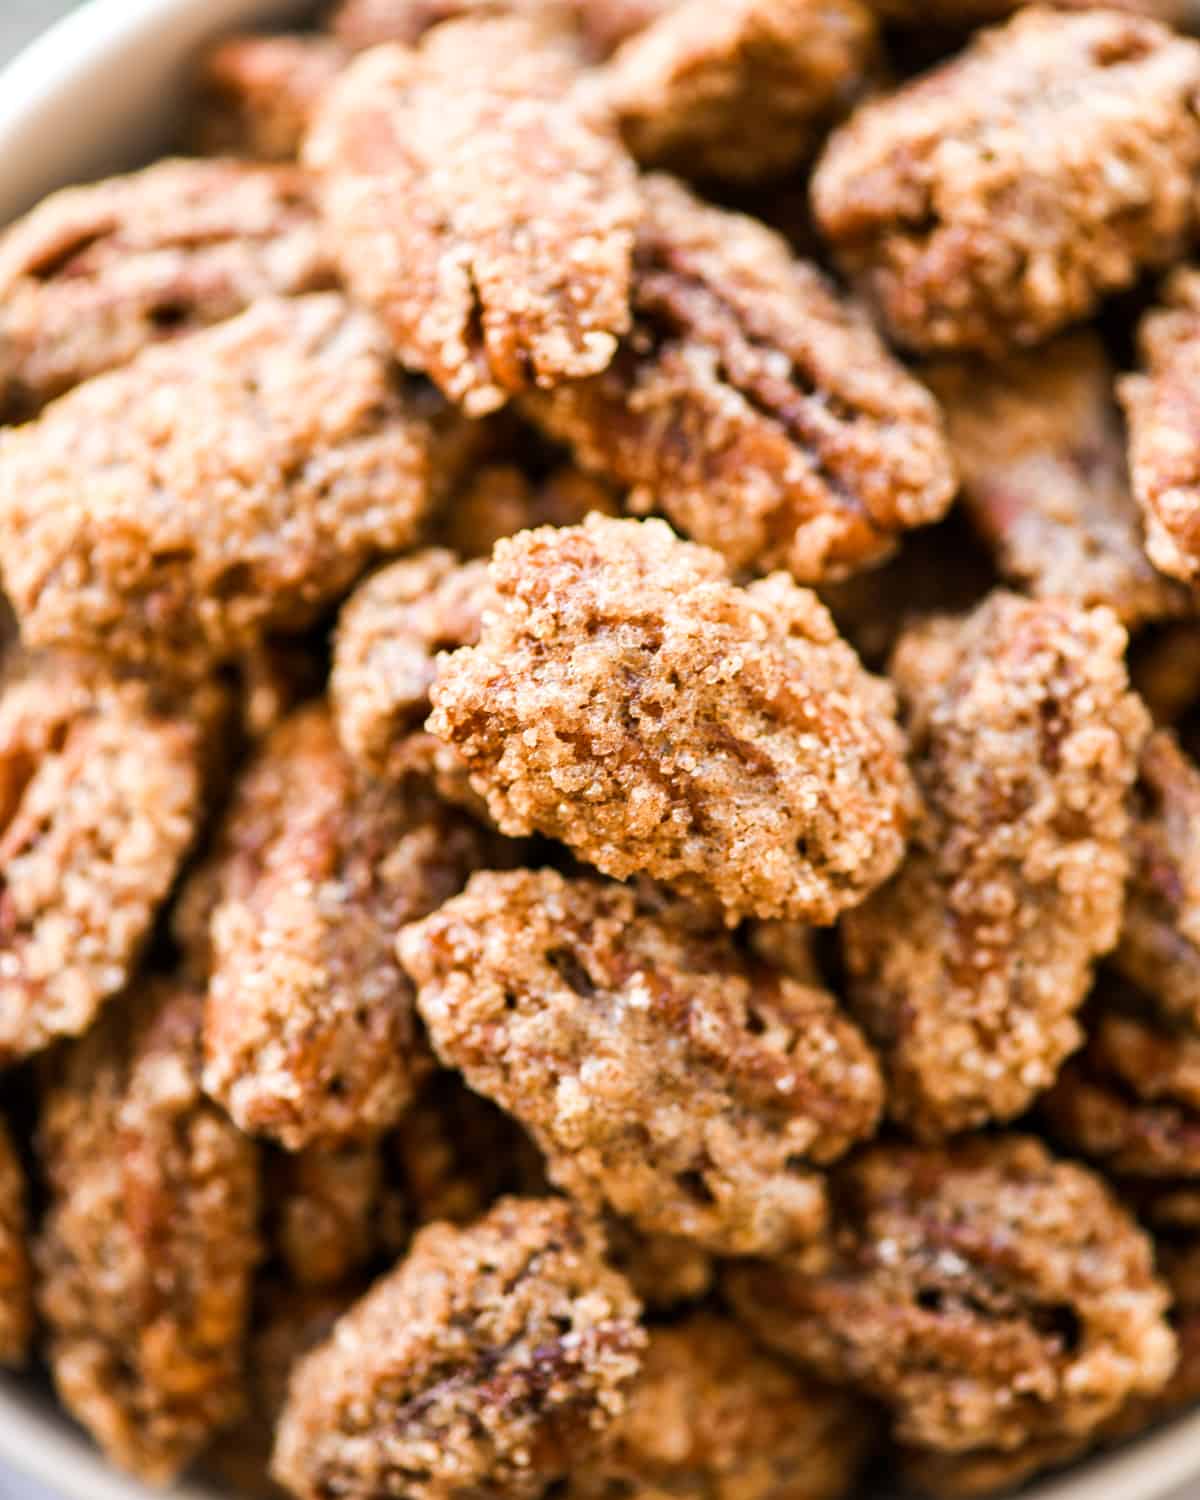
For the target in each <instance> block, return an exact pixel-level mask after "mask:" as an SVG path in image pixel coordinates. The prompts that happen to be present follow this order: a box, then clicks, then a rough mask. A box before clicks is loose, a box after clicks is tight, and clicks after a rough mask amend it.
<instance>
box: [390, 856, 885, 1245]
mask: <svg viewBox="0 0 1200 1500" xmlns="http://www.w3.org/2000/svg"><path fill="white" fill-rule="evenodd" d="M399 949H400V955H401V958H402V960H403V962H404V965H405V967H406V968H407V969H408V972H409V973H410V974H411V975H412V977H413V980H414V982H415V983H416V985H417V1003H418V1005H419V1007H420V1011H421V1015H422V1017H423V1018H424V1021H425V1024H426V1026H427V1027H428V1029H429V1034H430V1038H431V1040H432V1042H433V1045H434V1048H435V1049H436V1050H437V1052H438V1055H439V1056H440V1057H441V1059H442V1061H443V1062H444V1063H446V1064H447V1065H448V1066H456V1067H458V1068H460V1069H461V1070H462V1073H463V1076H464V1077H465V1078H466V1080H467V1082H468V1084H470V1086H471V1087H472V1088H475V1089H478V1090H479V1091H480V1092H481V1093H483V1094H486V1095H487V1096H488V1097H490V1098H492V1099H494V1100H495V1101H496V1103H497V1104H499V1105H500V1106H501V1107H502V1108H504V1109H507V1110H508V1111H509V1112H510V1113H512V1114H513V1115H515V1117H516V1118H517V1119H518V1120H519V1121H520V1122H521V1123H522V1124H523V1125H525V1126H526V1128H527V1129H528V1130H529V1132H530V1134H531V1135H532V1136H533V1138H534V1140H535V1142H536V1143H537V1144H538V1146H539V1147H540V1148H541V1149H542V1151H543V1152H544V1153H545V1155H546V1158H547V1171H548V1173H549V1176H550V1178H551V1180H552V1181H553V1182H555V1183H556V1184H557V1185H558V1186H560V1187H562V1188H564V1189H566V1190H567V1191H569V1192H570V1193H572V1194H573V1195H574V1196H575V1197H576V1198H578V1199H579V1201H581V1202H582V1203H584V1204H586V1205H588V1206H590V1207H592V1208H599V1207H600V1206H601V1204H603V1203H607V1204H608V1205H610V1206H611V1207H612V1208H613V1209H615V1210H616V1211H617V1212H618V1213H621V1214H625V1215H627V1216H628V1217H630V1218H631V1219H633V1221H634V1222H635V1223H636V1224H637V1225H638V1227H639V1228H641V1229H643V1230H645V1231H647V1232H649V1233H662V1234H673V1235H677V1236H682V1237H684V1238H687V1239H692V1240H695V1241H697V1242H699V1243H700V1244H702V1245H706V1246H708V1247H709V1248H711V1249H713V1250H717V1251H721V1252H724V1253H731V1254H744V1253H754V1252H771V1251H778V1250H782V1249H786V1248H787V1247H789V1246H791V1245H796V1244H800V1243H803V1242H805V1241H810V1240H812V1239H813V1238H814V1236H816V1235H818V1234H819V1233H820V1231H821V1229H822V1228H823V1225H824V1215H825V1202H824V1192H823V1188H822V1184H821V1182H820V1180H819V1178H818V1177H817V1176H816V1175H815V1173H814V1170H813V1168H814V1166H816V1165H820V1164H825V1163H827V1162H830V1161H833V1160H834V1159H836V1158H837V1157H838V1156H840V1155H842V1154H843V1153H844V1152H845V1151H846V1150H847V1149H848V1148H849V1147H850V1146H851V1145H853V1144H854V1143H855V1142H856V1141H859V1140H863V1139H865V1138H866V1137H868V1136H869V1135H870V1134H871V1133H872V1132H873V1130H874V1128H875V1125H876V1122H877V1119H878V1114H879V1108H880V1104H881V1097H880V1094H881V1091H880V1083H879V1074H878V1071H877V1069H876V1066H875V1062H874V1059H873V1057H872V1056H871V1053H870V1051H869V1049H868V1048H867V1047H866V1045H865V1043H864V1042H863V1040H862V1037H861V1036H860V1035H859V1033H858V1032H857V1031H856V1029H855V1028H854V1026H853V1025H852V1024H851V1023H850V1022H849V1021H847V1020H846V1019H845V1018H844V1017H843V1016H842V1015H841V1014H840V1013H839V1011H838V1008H837V1005H836V1003H835V1001H834V999H833V997H832V995H830V994H829V992H828V991H826V990H823V989H818V988H815V987H813V986H809V985H804V984H799V983H797V982H796V981H795V980H792V979H789V978H786V977H784V976H782V975H779V974H776V973H773V972H771V971H769V970H766V969H764V968H762V967H760V966H756V965H755V964H753V963H752V962H749V961H747V960H746V959H745V958H744V957H742V956H741V955H740V954H739V952H738V951H737V949H736V948H735V946H734V945H733V942H732V940H731V939H730V938H728V937H727V936H726V935H725V934H723V933H714V934H711V935H707V936H705V935H701V934H698V933H696V932H694V931H691V930H689V929H688V928H686V927H685V926H682V925H680V924H678V923H675V922H673V921H672V920H671V919H670V917H669V915H667V914H659V915H656V916H648V915H646V914H644V913H643V912H642V911H640V910H639V908H638V904H637V901H636V898H635V897H634V895H633V894H632V893H631V892H630V891H628V890H627V889H625V888H624V887H622V886H619V885H614V884H602V883H598V882H594V881H591V880H584V879H575V880H567V879H564V878H563V876H561V875H559V874H557V873H556V872H554V871H550V870H542V871H532V870H517V871H512V872H509V873H501V874H497V873H491V872H487V873H483V874H479V875H476V876H473V877H472V879H471V881H470V882H469V883H468V885H467V888H466V890H465V892H464V893H463V894H462V895H461V896H459V897H457V898H455V899H454V900H452V901H449V902H447V903H446V905H445V906H443V907H442V908H441V909H440V910H439V911H437V912H435V913H434V914H433V915H432V916H431V917H429V918H427V919H426V920H425V921H424V922H421V923H418V924H416V925H415V926H412V927H409V928H407V929H406V930H405V931H404V932H403V933H402V934H401V937H400V943H399Z"/></svg>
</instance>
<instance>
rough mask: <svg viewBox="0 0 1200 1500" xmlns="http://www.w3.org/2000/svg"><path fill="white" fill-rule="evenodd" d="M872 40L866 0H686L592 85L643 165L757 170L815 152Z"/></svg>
mask: <svg viewBox="0 0 1200 1500" xmlns="http://www.w3.org/2000/svg"><path fill="white" fill-rule="evenodd" d="M875 42H876V36H875V26H874V23H873V21H872V18H871V13H870V11H869V10H868V9H867V8H866V7H865V6H864V5H863V4H862V3H861V0H726V3H725V4H723V5H720V6H714V5H713V4H712V3H711V0H684V3H683V4H681V5H676V6H673V7H672V8H671V9H670V10H668V11H667V12H666V13H665V14H664V15H663V16H662V17H661V19H659V20H657V21H655V22H654V23H653V24H652V25H650V26H648V27H646V28H645V29H644V30H642V31H640V32H638V33H637V34H636V35H635V36H633V37H632V38H631V39H630V40H629V41H627V42H626V43H625V44H624V46H622V47H621V48H620V49H619V50H618V52H617V53H616V55H615V56H614V57H613V59H612V61H611V62H610V63H609V65H608V68H607V70H606V72H605V73H604V74H602V75H599V76H598V77H597V79H596V80H595V87H596V88H597V90H598V95H599V100H600V102H602V104H603V107H604V108H605V109H606V110H607V111H609V112H610V113H611V116H612V118H613V119H614V120H615V121H616V124H617V128H618V129H619V130H620V132H621V135H622V137H623V138H624V141H625V144H626V145H627V146H628V147H629V150H630V151H631V152H632V154H633V155H634V156H635V157H636V158H637V160H638V161H639V162H641V163H642V164H643V165H645V166H654V167H667V168H670V169H671V170H672V171H677V172H680V173H682V174H683V175H684V176H688V177H701V178H719V179H726V180H730V181H734V182H746V181H753V180H756V179H761V178H768V177H776V176H780V175H781V174H783V173H784V172H786V171H787V170H788V169H789V168H791V167H794V166H795V165H796V164H797V163H799V162H802V161H804V160H805V159H806V158H807V157H810V156H812V155H813V153H814V152H815V150H816V148H817V146H818V145H819V144H820V142H821V139H822V137H823V136H824V135H825V133H826V131H827V130H828V129H829V127H830V125H832V124H833V123H834V122H835V121H836V120H837V119H838V117H839V116H841V115H843V114H844V113H845V112H846V110H847V109H848V107H849V105H850V104H851V103H852V101H853V99H854V96H855V94H856V93H858V92H859V90H860V89H861V88H862V87H863V84H864V81H865V75H866V72H867V70H868V68H869V67H870V65H871V63H872V61H873V58H874V52H875Z"/></svg>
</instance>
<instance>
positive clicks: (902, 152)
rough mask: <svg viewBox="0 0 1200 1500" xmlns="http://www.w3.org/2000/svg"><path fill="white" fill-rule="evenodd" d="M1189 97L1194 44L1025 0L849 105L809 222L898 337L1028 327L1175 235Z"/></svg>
mask: <svg viewBox="0 0 1200 1500" xmlns="http://www.w3.org/2000/svg"><path fill="white" fill-rule="evenodd" d="M1198 101H1200V46H1197V44H1196V43H1194V42H1192V41H1189V40H1186V39H1184V38H1182V37H1178V36H1175V35H1173V34H1172V33H1171V32H1170V31H1168V30H1167V29H1166V28H1165V27H1162V26H1160V25H1158V24H1157V23H1156V22H1154V21H1151V20H1146V19H1144V18H1141V17H1137V16H1132V15H1121V14H1120V13H1118V12H1116V11H1113V10H1106V9H1103V8H1096V9H1088V10H1084V11H1080V12H1079V13H1078V14H1068V13H1065V12H1061V11H1055V10H1053V9H1050V8H1049V7H1046V6H1030V7H1028V8H1026V9H1024V10H1022V11H1021V12H1019V13H1018V14H1017V16H1016V17H1015V18H1014V19H1013V20H1012V21H1010V22H1009V23H1008V25H1007V26H1004V27H1000V28H997V29H996V30H993V31H986V32H983V33H981V34H980V35H979V36H977V37H976V38H975V39H974V40H973V41H972V43H971V45H970V46H969V47H968V48H967V50H966V51H965V52H964V53H962V54H961V55H960V56H958V57H955V58H953V59H952V60H951V61H949V62H947V63H944V64H943V65H942V66H940V67H938V68H936V69H934V71H932V72H931V73H928V74H926V75H925V76H924V77H922V78H919V79H917V80H916V81H915V82H912V83H909V84H907V85H905V86H904V87H902V88H900V89H899V90H898V91H897V92H895V93H893V94H891V95H888V96H885V97H883V98H881V99H879V100H877V101H873V102H871V103H868V104H864V105H861V106H860V107H859V109H858V110H857V111H856V112H855V113H854V115H853V116H852V117H851V118H850V120H849V122H848V123H847V124H846V125H844V126H843V127H841V129H840V130H838V131H837V132H836V133H835V134H834V136H833V137H832V139H831V140H830V142H829V145H828V147H827V149H826V151H825V154H824V156H823V158H822V160H821V162H820V163H819V165H818V167H817V170H816V173H815V175H814V177H813V183H812V194H813V205H814V211H815V213H816V217H817V221H818V223H819V224H820V227H821V229H822V230H823V232H824V234H825V235H826V237H827V239H828V240H829V241H830V243H831V245H832V246H833V248H834V251H835V252H836V254H837V256H838V259H839V261H840V263H841V265H842V267H843V268H844V270H845V271H846V272H847V274H849V275H850V276H851V277H852V278H853V279H854V281H855V282H856V283H857V284H858V285H859V286H860V287H861V288H862V290H863V291H864V293H865V294H866V295H867V296H869V298H870V299H871V301H872V302H873V303H874V304H875V306H876V308H877V309H878V311H879V314H880V316H881V317H882V319H883V321H884V322H885V324H886V325H887V328H888V330H889V332H890V333H891V335H892V336H893V337H894V338H895V339H896V340H898V341H899V342H901V343H903V344H905V345H907V346H909V347H910V348H913V349H918V350H924V351H933V350H937V349H947V350H949V349H956V350H968V349H970V350H980V351H982V352H985V353H989V354H996V353H1003V352H1005V351H1006V350H1008V349H1011V348H1013V347H1016V346H1020V345H1028V344H1035V343H1039V342H1040V341H1041V340H1043V339H1045V338H1047V337H1048V336H1049V335H1050V334H1052V333H1054V332H1056V331H1057V330H1058V329H1060V328H1062V327H1064V326H1066V325H1067V324H1068V323H1071V322H1074V321H1075V320H1076V319H1078V318H1081V317H1084V316H1086V315H1087V314H1089V313H1090V312H1092V311H1093V310H1094V308H1095V307H1096V306H1097V305H1098V303H1099V302H1100V301H1101V299H1102V298H1103V297H1104V296H1105V295H1106V294H1108V293H1111V292H1114V291H1117V290H1119V289H1121V288H1123V287H1126V286H1129V285H1130V284H1131V283H1132V282H1133V281H1134V280H1135V278H1136V277H1137V275H1138V273H1139V272H1140V271H1141V270H1142V269H1143V268H1144V267H1146V266H1159V265H1165V264H1167V263H1169V262H1170V261H1171V260H1172V259H1173V258H1175V257H1176V256H1177V255H1178V253H1179V252H1180V251H1181V250H1182V249H1183V247H1184V245H1185V244H1186V243H1187V240H1188V237H1189V235H1190V233H1191V230H1192V228H1193V226H1194V223H1195V216H1196V209H1195V189H1194V186H1193V178H1194V176H1195V173H1196V170H1197V167H1198V166H1200V114H1198V109H1197V105H1198ZM1159 565H1160V566H1162V564H1161V561H1160V564H1159Z"/></svg>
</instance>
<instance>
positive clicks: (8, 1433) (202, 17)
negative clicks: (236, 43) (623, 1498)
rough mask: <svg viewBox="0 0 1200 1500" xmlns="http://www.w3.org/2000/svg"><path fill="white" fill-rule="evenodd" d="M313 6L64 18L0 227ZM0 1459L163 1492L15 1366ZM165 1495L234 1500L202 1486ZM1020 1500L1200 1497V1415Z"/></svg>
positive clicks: (76, 1494)
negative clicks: (210, 43) (103, 1451)
mask: <svg viewBox="0 0 1200 1500" xmlns="http://www.w3.org/2000/svg"><path fill="white" fill-rule="evenodd" d="M3 3H4V0H0V5H3ZM715 3H719V0H715ZM308 9H310V7H309V6H308V5H307V4H305V3H304V0H91V3H90V4H87V5H84V6H83V7H82V8H81V9H79V10H78V11H76V12H75V13H74V14H72V15H71V16H69V17H67V19H66V20H64V21H61V22H59V24H58V25H57V26H55V27H54V28H53V29H52V30H50V31H48V32H47V33H46V34H45V35H44V36H42V37H41V38H39V40H38V41H36V42H34V44H33V45H32V46H31V47H29V48H28V50H27V51H25V52H24V53H23V54H22V55H21V56H20V57H19V58H18V59H17V60H16V61H15V62H14V63H13V64H12V65H11V66H10V67H9V68H8V69H7V70H5V71H3V72H0V224H3V223H5V222H6V221H7V220H8V219H10V218H12V217H13V216H14V215H16V214H18V213H20V212H22V211H23V210H24V209H26V208H28V207H29V206H30V205H31V204H33V203H34V202H35V201H36V200H37V199H38V198H40V197H41V196H42V195H43V194H45V193H47V192H49V191H51V190H52V189H53V188H57V187H62V186H64V185H65V184H67V183H70V182H78V181H81V180H85V179H86V178H88V177H89V176H95V175H97V174H98V173H102V172H104V171H109V170H115V169H119V168H121V167H124V166H131V165H135V164H136V163H137V162H138V161H145V160H148V159H149V158H150V157H151V156H152V155H153V154H154V153H155V151H156V150H157V149H158V148H159V147H160V146H161V145H162V143H163V142H165V141H166V140H167V139H168V137H169V133H170V129H171V126H172V124H173V123H174V122H175V121H177V119H178V114H179V101H180V99H181V97H182V96H181V85H182V83H183V80H184V79H185V78H186V74H187V65H188V61H189V59H190V58H191V57H192V56H193V54H194V53H195V50H196V48H197V46H198V45H199V44H200V43H201V42H203V41H204V40H206V39H207V38H210V37H214V36H217V35H219V34H220V33H221V32H223V31H227V30H230V29H234V28H237V27H239V26H249V25H253V24H258V23H269V22H271V21H275V22H280V21H285V20H286V19H287V18H288V17H293V16H298V15H301V14H303V13H304V12H305V11H306V10H308ZM0 1461H3V1462H5V1463H8V1464H11V1465H13V1466H14V1467H15V1468H17V1469H19V1470H20V1471H22V1472H23V1473H25V1474H27V1475H29V1476H30V1478H32V1479H35V1480H38V1481H40V1482H41V1483H43V1484H45V1485H48V1486H50V1487H51V1488H53V1489H54V1490H55V1491H57V1492H58V1493H59V1494H61V1495H62V1496H63V1497H64V1500H152V1497H153V1496H154V1495H155V1494H159V1493H161V1492H159V1491H151V1490H148V1489H147V1488H146V1487H145V1486H143V1485H141V1484H138V1483H137V1482H136V1481H134V1480H132V1479H127V1478H125V1477H124V1476H123V1475H121V1474H118V1473H117V1472H116V1471H115V1470H113V1469H111V1468H109V1467H108V1465H107V1464H105V1463H104V1462H103V1460H102V1459H101V1458H100V1457H99V1456H98V1454H97V1453H96V1451H95V1449H94V1448H93V1447H92V1446H91V1445H90V1444H89V1443H88V1441H87V1439H86V1438H85V1437H84V1436H83V1435H82V1434H81V1433H80V1432H79V1430H78V1429H77V1428H76V1427H74V1425H73V1424H72V1423H70V1422H69V1421H68V1420H67V1419H66V1418H65V1417H64V1416H63V1415H62V1414H61V1413H60V1412H59V1411H57V1410H56V1409H54V1408H53V1407H52V1406H51V1405H50V1403H49V1402H48V1400H47V1399H46V1397H45V1395H44V1393H43V1392H42V1391H40V1390H39V1389H37V1388H36V1387H35V1386H34V1385H33V1384H32V1383H30V1382H27V1381H23V1380H21V1379H20V1378H18V1377H14V1376H4V1377H2V1378H0ZM1189 1481H1191V1483H1190V1484H1189ZM171 1493H172V1495H174V1496H175V1500H231V1497H229V1496H228V1495H220V1494H219V1493H218V1492H217V1491H215V1490H213V1489H212V1488H210V1487H207V1486H203V1485H194V1484H185V1485H180V1486H178V1487H177V1488H175V1489H174V1490H172V1491H171ZM1023 1500H1200V1413H1197V1414H1194V1415H1191V1416H1187V1417H1182V1418H1180V1419H1178V1420H1177V1421H1175V1422H1173V1423H1171V1424H1170V1425H1168V1426H1167V1427H1165V1428H1163V1429H1162V1430H1161V1431H1159V1432H1157V1433H1154V1434H1152V1435H1151V1436H1149V1437H1147V1438H1144V1439H1142V1440H1141V1441H1140V1442H1138V1443H1135V1444H1132V1445H1130V1446H1129V1447H1126V1448H1124V1449H1122V1450H1121V1451H1120V1452H1119V1453H1116V1454H1113V1455H1109V1456H1106V1457H1103V1458H1100V1459H1096V1460H1094V1461H1093V1462H1091V1463H1088V1464H1085V1465H1083V1466H1082V1467H1081V1468H1078V1469H1075V1470H1072V1471H1071V1472H1070V1473H1069V1474H1067V1475H1064V1476H1062V1477H1060V1478H1057V1479H1054V1480H1050V1481H1048V1482H1045V1483H1043V1484H1040V1485H1037V1486H1035V1487H1034V1488H1033V1489H1032V1490H1031V1491H1029V1492H1027V1494H1026V1495H1025V1496H1024V1497H1023Z"/></svg>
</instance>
